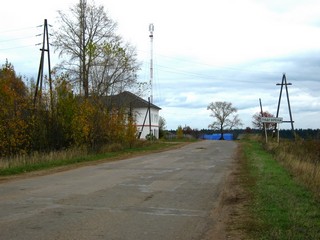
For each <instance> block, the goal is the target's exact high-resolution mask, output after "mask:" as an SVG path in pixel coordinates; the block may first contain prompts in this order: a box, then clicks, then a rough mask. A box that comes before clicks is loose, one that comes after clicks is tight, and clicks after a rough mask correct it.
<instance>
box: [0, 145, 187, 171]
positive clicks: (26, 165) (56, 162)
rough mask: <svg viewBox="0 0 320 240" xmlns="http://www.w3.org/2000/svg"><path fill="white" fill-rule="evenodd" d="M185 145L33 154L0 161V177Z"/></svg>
mask: <svg viewBox="0 0 320 240" xmlns="http://www.w3.org/2000/svg"><path fill="white" fill-rule="evenodd" d="M182 144H185V143H177V142H162V141H157V142H153V143H150V144H144V145H141V146H138V147H133V148H127V149H118V150H113V151H110V152H109V151H108V152H104V153H100V154H88V153H87V152H86V151H83V150H81V149H78V150H76V151H75V150H69V151H67V150H66V151H62V152H52V153H50V154H35V155H33V156H29V157H18V158H15V159H9V160H1V164H0V166H1V167H0V176H11V175H18V174H23V173H28V172H34V171H39V170H47V169H52V168H56V167H61V166H70V165H79V164H88V163H93V162H96V161H98V162H100V161H114V160H119V159H125V158H127V157H130V156H137V155H140V154H146V153H153V152H157V151H162V150H166V149H170V148H175V147H179V146H181V145H182Z"/></svg>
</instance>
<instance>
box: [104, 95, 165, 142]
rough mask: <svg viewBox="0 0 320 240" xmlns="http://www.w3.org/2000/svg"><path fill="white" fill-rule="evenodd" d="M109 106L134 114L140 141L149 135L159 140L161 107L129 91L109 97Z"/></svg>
mask: <svg viewBox="0 0 320 240" xmlns="http://www.w3.org/2000/svg"><path fill="white" fill-rule="evenodd" d="M108 104H111V105H112V106H113V107H117V108H125V109H127V110H128V113H131V114H133V116H134V119H135V122H136V126H137V130H138V135H139V137H140V139H145V138H146V136H147V135H148V134H152V135H153V136H155V137H156V138H159V111H160V110H161V108H160V107H158V106H156V105H154V104H152V103H150V102H149V101H146V100H144V99H143V98H141V97H139V96H137V95H135V94H133V93H131V92H128V91H124V92H122V93H119V94H118V95H114V96H111V97H108Z"/></svg>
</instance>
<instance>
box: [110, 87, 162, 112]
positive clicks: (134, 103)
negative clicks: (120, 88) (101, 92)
mask: <svg viewBox="0 0 320 240" xmlns="http://www.w3.org/2000/svg"><path fill="white" fill-rule="evenodd" d="M107 105H109V106H112V107H116V108H123V107H125V108H148V106H149V102H148V101H146V100H144V99H143V98H141V97H139V96H137V95H135V94H133V93H131V92H128V91H124V92H122V93H119V94H117V95H113V96H109V97H107ZM150 108H154V109H158V110H160V109H161V108H160V107H158V106H156V105H154V104H153V103H150Z"/></svg>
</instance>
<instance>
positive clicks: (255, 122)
mask: <svg viewBox="0 0 320 240" xmlns="http://www.w3.org/2000/svg"><path fill="white" fill-rule="evenodd" d="M261 117H274V115H273V114H271V113H269V112H267V111H266V112H263V113H262V114H261V112H257V113H255V114H254V115H253V116H252V119H253V120H252V125H253V126H254V127H255V128H258V129H263V123H262V122H261ZM264 126H265V127H266V129H267V130H271V129H273V128H274V127H275V123H265V125H264Z"/></svg>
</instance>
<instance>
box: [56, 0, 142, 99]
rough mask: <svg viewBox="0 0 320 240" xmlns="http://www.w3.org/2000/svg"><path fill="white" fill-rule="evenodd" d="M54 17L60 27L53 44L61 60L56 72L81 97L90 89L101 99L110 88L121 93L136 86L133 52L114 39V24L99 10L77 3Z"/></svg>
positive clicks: (96, 7) (84, 2)
mask: <svg viewBox="0 0 320 240" xmlns="http://www.w3.org/2000/svg"><path fill="white" fill-rule="evenodd" d="M58 13H59V23H60V26H59V29H58V30H57V31H55V32H54V41H53V43H54V46H55V48H56V50H58V51H59V56H60V57H63V61H62V63H61V64H60V65H59V68H60V70H62V71H66V72H68V75H69V76H70V77H71V78H72V80H73V82H74V83H75V84H81V86H80V91H81V90H82V89H83V92H84V96H85V97H88V96H89V91H90V89H91V91H92V92H93V93H98V94H99V95H102V92H104V94H108V93H110V86H116V88H117V89H118V90H119V89H120V90H123V88H124V87H125V86H127V85H130V84H133V83H135V82H136V79H137V76H136V71H137V70H138V69H139V64H138V63H137V59H136V53H135V49H134V48H133V47H131V46H130V45H129V44H128V43H127V44H123V41H122V39H121V37H119V36H117V35H116V33H115V31H116V27H117V24H116V23H115V22H114V21H112V20H111V19H110V18H109V17H108V16H107V13H106V12H105V10H104V7H103V6H96V5H94V3H91V4H89V3H87V2H86V1H85V0H80V2H79V3H78V4H76V5H74V6H73V7H71V8H70V12H69V13H64V12H62V11H58Z"/></svg>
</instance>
